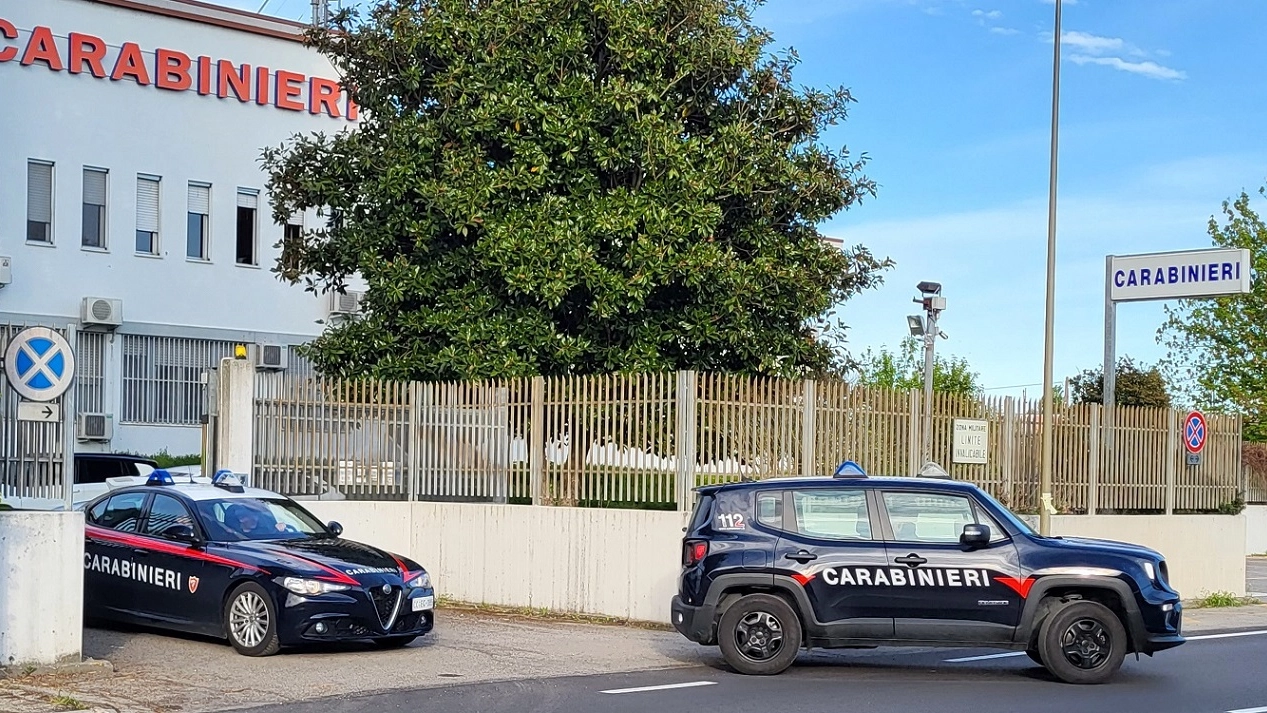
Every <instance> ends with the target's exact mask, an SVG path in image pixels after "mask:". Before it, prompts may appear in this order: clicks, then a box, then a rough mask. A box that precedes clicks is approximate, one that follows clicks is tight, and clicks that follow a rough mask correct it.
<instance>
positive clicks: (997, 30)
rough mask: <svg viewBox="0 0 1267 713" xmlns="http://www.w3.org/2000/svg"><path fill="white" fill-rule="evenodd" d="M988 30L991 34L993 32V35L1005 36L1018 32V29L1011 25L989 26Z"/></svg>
mask: <svg viewBox="0 0 1267 713" xmlns="http://www.w3.org/2000/svg"><path fill="white" fill-rule="evenodd" d="M990 32H991V33H992V34H995V35H1005V36H1006V35H1015V34H1018V33H1020V30H1018V29H1016V28H1013V27H991V28H990Z"/></svg>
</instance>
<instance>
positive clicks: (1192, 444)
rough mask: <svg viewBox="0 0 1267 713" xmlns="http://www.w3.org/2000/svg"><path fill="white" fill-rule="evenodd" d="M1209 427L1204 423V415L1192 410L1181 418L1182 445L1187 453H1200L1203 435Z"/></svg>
mask: <svg viewBox="0 0 1267 713" xmlns="http://www.w3.org/2000/svg"><path fill="white" fill-rule="evenodd" d="M1208 431H1209V429H1207V428H1206V425H1205V415H1204V414H1202V413H1201V412H1200V411H1193V412H1192V413H1190V414H1188V417H1187V418H1185V419H1184V420H1183V447H1184V448H1187V449H1188V452H1189V453H1200V452H1201V449H1202V448H1205V437H1206V434H1207V433H1208Z"/></svg>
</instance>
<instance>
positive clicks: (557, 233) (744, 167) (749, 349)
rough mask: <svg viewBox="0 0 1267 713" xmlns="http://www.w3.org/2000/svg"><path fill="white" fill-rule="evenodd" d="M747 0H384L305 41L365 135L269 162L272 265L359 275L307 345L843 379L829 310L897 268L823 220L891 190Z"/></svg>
mask: <svg viewBox="0 0 1267 713" xmlns="http://www.w3.org/2000/svg"><path fill="white" fill-rule="evenodd" d="M755 2H756V0H640V1H639V2H628V1H627V0H534V1H533V2H522V0H379V1H378V2H377V3H375V4H374V5H373V6H372V7H370V8H369V9H368V10H366V11H355V10H347V11H343V12H340V13H338V14H336V15H335V16H334V17H333V18H332V20H331V26H330V27H329V28H327V29H326V30H319V31H313V32H311V33H310V34H309V40H308V41H309V43H310V44H311V45H313V46H315V47H316V48H317V49H318V50H320V51H321V52H322V53H324V54H325V55H327V56H328V57H329V58H330V59H331V61H332V62H333V63H334V65H335V66H336V67H337V68H338V69H339V71H340V72H341V73H342V75H343V81H344V83H345V85H346V86H348V87H350V88H351V91H352V93H353V95H354V98H355V100H356V102H357V103H358V104H359V105H360V107H361V114H362V115H361V120H360V121H359V123H358V124H357V125H356V126H355V128H353V129H350V130H348V131H345V132H342V133H339V134H337V135H333V136H330V135H309V136H297V137H293V138H292V139H291V140H290V141H288V142H286V143H285V144H283V145H282V146H278V147H271V148H268V149H266V150H265V151H264V155H263V162H264V164H265V167H266V170H267V171H268V174H269V182H268V188H269V191H270V193H271V194H272V196H273V213H274V217H275V219H276V220H277V221H278V222H282V221H284V220H285V219H286V218H287V217H288V216H290V215H292V214H293V213H294V212H295V211H297V210H305V209H317V210H320V211H321V212H322V214H323V215H324V216H325V217H326V223H327V224H326V225H325V226H324V227H322V228H320V229H317V230H310V231H306V232H305V233H304V235H303V236H302V238H300V239H298V240H292V241H283V244H282V246H281V247H282V257H281V259H280V260H279V262H278V266H277V268H276V272H278V273H279V274H280V275H281V277H282V278H283V279H285V280H289V281H291V282H295V283H302V284H304V285H305V286H306V287H307V288H308V289H309V290H312V291H315V292H324V291H331V290H333V291H342V290H345V289H346V287H347V285H348V284H349V282H350V280H352V279H354V278H358V277H359V278H362V279H364V280H365V282H366V284H367V285H368V292H367V296H366V301H365V304H364V313H363V315H362V316H360V317H358V318H357V319H354V320H351V321H348V322H345V323H341V324H337V325H332V326H329V327H327V329H326V331H325V333H324V334H323V335H322V336H321V337H320V338H319V339H317V340H316V341H315V342H314V344H313V345H312V348H311V350H310V356H311V357H312V358H313V359H314V361H315V363H316V365H317V367H318V368H319V369H320V370H321V371H323V372H325V373H332V374H337V375H370V376H376V377H382V378H410V379H471V378H487V377H507V376H522V375H531V374H546V375H555V374H567V373H581V374H583V373H602V372H610V371H640V370H671V369H698V370H710V371H730V372H744V373H754V374H767V375H786V376H790V375H795V374H800V373H805V372H807V371H820V370H826V369H832V368H839V367H840V366H841V362H842V359H841V357H840V354H841V353H842V351H841V350H840V349H839V348H838V347H839V342H840V340H841V339H842V330H843V326H842V325H840V324H839V323H838V322H837V321H836V320H834V319H832V318H829V317H828V316H827V315H828V314H829V310H830V309H831V308H832V307H833V306H834V305H836V304H839V303H840V302H842V301H844V300H846V299H847V298H849V297H850V296H852V295H854V294H856V293H858V292H859V291H861V290H864V289H867V288H869V287H871V286H874V285H875V284H877V283H878V282H879V281H880V279H881V277H882V274H883V271H884V270H885V269H887V267H888V266H889V264H890V263H889V261H888V260H886V259H880V258H877V257H875V256H873V255H872V254H871V252H870V251H868V250H867V249H866V248H864V247H861V246H857V247H853V248H850V249H845V250H841V249H840V248H839V247H832V246H830V245H829V244H826V243H824V242H823V241H822V239H821V238H822V235H821V234H820V233H819V231H818V225H820V224H821V223H822V221H823V220H825V219H827V218H829V217H831V216H833V215H835V214H837V213H838V212H840V211H841V210H844V209H846V208H848V207H850V206H851V205H853V204H855V203H857V202H858V201H860V200H861V199H862V198H863V197H864V196H866V195H871V194H874V188H875V186H874V183H873V182H872V181H871V180H869V179H867V178H866V177H865V176H864V175H862V173H861V170H862V167H863V164H864V162H865V160H866V157H865V155H863V156H861V157H853V156H851V154H850V153H849V152H848V151H847V150H845V149H843V148H841V149H832V148H829V147H827V146H825V145H824V144H823V142H822V140H821V134H822V132H823V131H824V130H825V129H826V128H827V127H829V126H831V125H834V124H836V123H838V122H840V121H842V120H843V119H844V118H845V117H846V110H847V107H848V106H849V104H850V103H851V102H852V101H853V99H852V97H851V96H850V93H849V92H848V90H845V89H831V90H818V89H812V88H810V89H804V88H797V87H795V86H793V83H792V70H793V67H794V66H795V64H796V57H795V54H793V53H788V54H786V55H782V56H778V55H773V54H771V53H770V51H769V43H770V40H771V38H770V35H769V34H768V33H767V32H766V31H765V30H763V29H761V28H759V27H757V26H755V25H754V24H753V23H752V21H751V18H750V10H751V9H752V6H753V5H754V4H755Z"/></svg>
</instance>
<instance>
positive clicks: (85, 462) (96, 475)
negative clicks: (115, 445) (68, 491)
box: [75, 458, 120, 484]
mask: <svg viewBox="0 0 1267 713" xmlns="http://www.w3.org/2000/svg"><path fill="white" fill-rule="evenodd" d="M118 475H120V473H119V464H118V462H116V461H112V460H104V459H99V458H83V459H80V460H77V461H75V482H76V483H81V484H89V483H104V482H106V478H113V477H115V476H118Z"/></svg>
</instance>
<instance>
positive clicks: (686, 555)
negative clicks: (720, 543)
mask: <svg viewBox="0 0 1267 713" xmlns="http://www.w3.org/2000/svg"><path fill="white" fill-rule="evenodd" d="M707 555H708V543H707V542H704V541H701V540H690V541H687V542H686V544H685V545H684V546H683V548H682V565H683V566H685V567H690V566H691V565H695V564H699V563H700V562H701V561H702V560H703V559H704V557H706V556H707Z"/></svg>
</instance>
